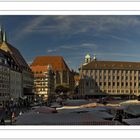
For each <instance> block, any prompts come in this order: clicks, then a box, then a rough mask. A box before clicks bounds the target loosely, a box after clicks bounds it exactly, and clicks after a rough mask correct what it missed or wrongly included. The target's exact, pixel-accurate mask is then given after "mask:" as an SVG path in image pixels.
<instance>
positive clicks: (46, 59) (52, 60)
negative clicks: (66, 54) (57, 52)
mask: <svg viewBox="0 0 140 140" xmlns="http://www.w3.org/2000/svg"><path fill="white" fill-rule="evenodd" d="M47 65H51V66H52V69H53V70H54V71H63V70H69V68H68V66H67V64H66V63H65V61H64V59H63V57H61V56H38V57H36V58H35V59H34V61H33V63H32V64H31V66H47Z"/></svg>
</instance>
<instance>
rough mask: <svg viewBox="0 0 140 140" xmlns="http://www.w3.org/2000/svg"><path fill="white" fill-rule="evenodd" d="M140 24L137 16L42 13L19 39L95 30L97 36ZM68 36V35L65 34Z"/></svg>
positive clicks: (24, 28)
mask: <svg viewBox="0 0 140 140" xmlns="http://www.w3.org/2000/svg"><path fill="white" fill-rule="evenodd" d="M139 25H140V19H139V18H138V17H137V16H115V15H113V16H107V15H105V16H95V15H92V16H91V15H86V16H83V15H78V16H70V15H67V16H66V15H63V16H62V15H61V16H54V15H42V16H35V17H32V18H31V19H30V21H29V22H27V23H26V25H24V27H23V28H22V29H21V30H20V32H19V31H18V34H17V36H16V38H17V40H18V39H21V37H23V36H26V35H28V34H31V33H47V34H50V35H51V34H53V35H54V36H55V35H58V34H60V35H67V37H68V36H72V35H76V34H82V33H87V32H93V34H91V35H92V36H94V35H95V36H96V35H98V34H99V33H102V32H109V31H110V30H113V29H118V30H122V29H123V30H124V29H125V28H128V27H135V26H139ZM65 37H66V36H65Z"/></svg>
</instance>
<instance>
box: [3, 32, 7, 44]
mask: <svg viewBox="0 0 140 140" xmlns="http://www.w3.org/2000/svg"><path fill="white" fill-rule="evenodd" d="M3 42H7V37H6V32H5V31H4V33H3Z"/></svg>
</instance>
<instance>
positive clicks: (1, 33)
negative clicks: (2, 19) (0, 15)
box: [0, 25, 3, 43]
mask: <svg viewBox="0 0 140 140" xmlns="http://www.w3.org/2000/svg"><path fill="white" fill-rule="evenodd" d="M1 42H3V32H2V26H1V25H0V43H1Z"/></svg>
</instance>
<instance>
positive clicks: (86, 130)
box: [0, 1, 140, 138]
mask: <svg viewBox="0 0 140 140" xmlns="http://www.w3.org/2000/svg"><path fill="white" fill-rule="evenodd" d="M0 15H140V2H127V3H126V2H43V1H42V2H23V1H21V2H4V1H3V2H0ZM139 129H140V126H0V138H139V137H140V136H139ZM19 130H20V131H19ZM66 130H67V131H66Z"/></svg>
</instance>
